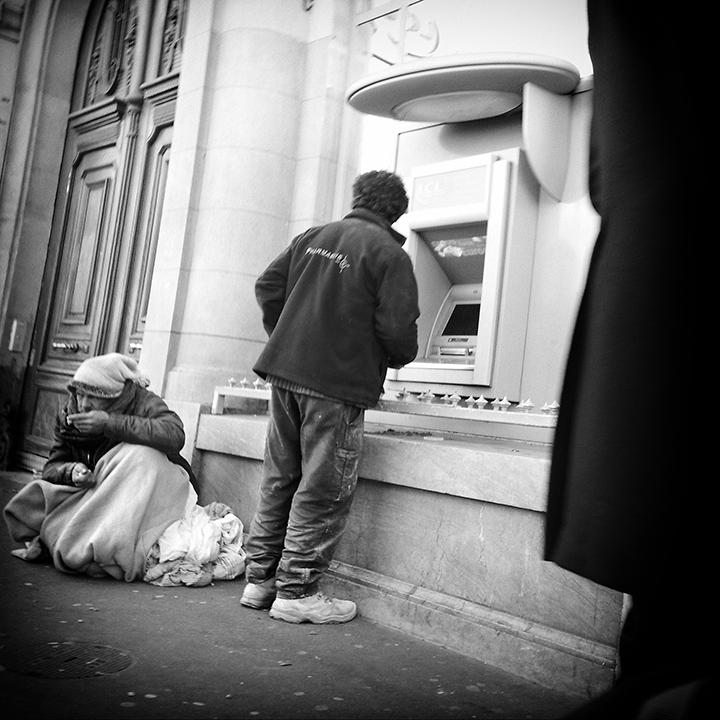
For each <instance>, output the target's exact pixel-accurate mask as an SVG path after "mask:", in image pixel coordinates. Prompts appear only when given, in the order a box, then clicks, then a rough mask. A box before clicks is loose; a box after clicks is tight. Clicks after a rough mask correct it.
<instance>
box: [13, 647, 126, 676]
mask: <svg viewBox="0 0 720 720" xmlns="http://www.w3.org/2000/svg"><path fill="white" fill-rule="evenodd" d="M132 662H133V659H132V657H131V656H130V655H128V654H127V653H126V652H123V651H122V650H117V649H116V648H112V647H108V646H107V645H94V644H93V643H77V642H62V643H61V642H57V643H48V644H46V645H33V646H31V647H27V648H22V649H20V650H16V651H15V652H14V653H12V654H10V655H8V656H7V657H5V658H3V660H2V664H3V665H4V666H5V668H6V669H7V670H9V671H10V672H15V673H18V674H20V675H32V676H34V677H40V678H85V677H96V676H99V675H112V673H117V672H120V671H121V670H125V668H127V667H130V665H132Z"/></svg>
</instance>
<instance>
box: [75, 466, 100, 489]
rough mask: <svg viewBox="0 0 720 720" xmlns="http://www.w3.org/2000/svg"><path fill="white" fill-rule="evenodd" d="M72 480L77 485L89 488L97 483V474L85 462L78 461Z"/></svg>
mask: <svg viewBox="0 0 720 720" xmlns="http://www.w3.org/2000/svg"><path fill="white" fill-rule="evenodd" d="M72 481H73V485H75V487H79V488H88V487H92V486H93V485H94V484H95V476H94V475H93V474H92V470H90V468H89V467H88V466H87V465H85V463H81V462H77V463H75V465H74V466H73V469H72Z"/></svg>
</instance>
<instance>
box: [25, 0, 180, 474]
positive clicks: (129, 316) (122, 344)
mask: <svg viewBox="0 0 720 720" xmlns="http://www.w3.org/2000/svg"><path fill="white" fill-rule="evenodd" d="M158 5H159V6H160V7H162V8H164V10H166V15H165V16H164V18H162V17H161V18H156V17H154V16H153V14H152V8H153V7H155V4H154V3H152V2H151V1H150V0H147V1H146V2H142V3H137V2H136V0H107V2H104V3H103V2H97V3H95V6H94V8H95V17H94V18H93V15H92V11H91V13H90V15H89V19H88V22H89V23H91V24H92V25H93V28H92V32H91V33H90V34H89V36H88V39H87V41H86V42H87V47H86V48H85V50H84V55H83V52H81V55H80V62H79V66H78V81H77V83H76V84H77V87H78V88H80V90H78V89H76V93H81V94H80V95H78V97H79V100H78V99H77V98H76V102H75V105H76V107H77V108H78V109H76V110H74V111H73V112H72V113H71V115H70V116H69V119H68V135H67V140H66V146H65V149H64V153H63V164H62V177H61V187H62V191H61V192H59V193H58V198H57V201H56V206H55V209H54V215H53V227H52V231H51V237H50V242H49V245H48V255H47V262H46V267H45V273H44V276H43V283H42V290H41V298H40V303H39V306H38V314H37V320H36V324H35V331H34V335H33V350H32V353H31V357H30V363H29V367H28V368H27V373H26V382H25V391H24V395H23V400H22V410H21V415H22V418H23V436H22V448H21V450H20V461H21V464H23V465H26V466H28V467H37V468H39V467H41V466H42V463H43V462H44V458H45V457H47V454H48V452H49V450H50V447H51V445H52V440H53V428H54V421H55V417H56V415H57V412H58V410H59V408H60V407H61V406H62V404H63V403H64V402H65V400H66V388H67V384H68V382H69V380H70V379H71V377H72V375H73V374H74V372H75V370H76V369H77V367H78V365H79V364H80V363H81V362H82V361H83V360H85V359H86V358H88V357H92V356H93V355H98V354H102V353H107V352H114V351H118V352H122V353H125V354H128V355H131V356H133V357H135V358H136V359H139V357H140V351H141V348H142V335H143V331H144V325H145V316H146V314H147V307H148V300H149V296H150V287H151V282H152V274H153V265H154V260H155V253H156V246H157V238H158V230H159V226H160V217H161V214H162V204H163V199H164V194H165V185H166V179H167V170H168V163H169V157H170V146H171V140H172V125H173V120H174V114H175V100H176V96H177V84H178V74H177V72H176V66H175V64H174V61H173V60H172V58H176V57H177V58H179V51H180V47H181V43H180V42H179V41H178V35H179V30H178V28H180V29H182V23H181V22H180V20H181V19H182V13H180V14H179V10H183V12H184V3H182V2H174V1H173V0H170V2H168V3H158ZM138 27H141V28H142V27H144V28H145V29H144V30H142V32H141V31H140V30H138ZM168 27H170V28H171V29H172V30H173V31H174V32H172V33H171V32H169V31H168ZM144 32H148V34H149V35H150V36H151V38H152V36H153V35H154V36H155V42H153V41H152V39H151V41H150V42H149V43H147V44H146V45H145V46H144V51H143V52H144V53H145V55H146V56H144V57H138V56H137V53H138V52H139V51H136V46H137V43H136V40H137V35H138V34H142V33H144ZM109 37H112V39H113V42H112V43H110V44H109V46H110V48H111V50H112V52H111V53H110V54H108V51H107V48H108V38H109ZM121 41H122V42H121ZM170 41H172V43H171V42H170ZM99 49H101V50H102V52H100V50H99ZM171 52H172V53H174V54H172V56H170V54H169V53H171ZM133 53H135V55H133ZM83 57H84V60H83ZM148 57H154V58H156V60H157V62H158V67H157V73H158V74H157V77H155V78H153V79H151V80H149V81H146V82H142V81H141V80H142V78H140V79H138V78H136V79H135V80H133V67H135V68H138V67H146V62H147V58H148ZM168 57H171V59H170V60H168ZM162 73H165V74H162ZM143 77H144V76H143Z"/></svg>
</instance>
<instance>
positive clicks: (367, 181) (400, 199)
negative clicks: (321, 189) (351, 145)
mask: <svg viewBox="0 0 720 720" xmlns="http://www.w3.org/2000/svg"><path fill="white" fill-rule="evenodd" d="M352 189H353V208H365V209H366V210H370V211H372V212H374V213H376V214H377V215H380V216H381V217H384V218H386V219H387V220H388V221H389V222H390V223H394V222H395V221H396V220H397V219H398V218H399V217H400V216H401V215H402V214H403V213H404V212H405V211H406V210H407V207H408V196H407V193H406V192H405V186H404V185H403V181H402V180H401V179H400V178H399V177H398V176H397V175H396V174H395V173H391V172H389V171H387V170H371V171H370V172H366V173H363V174H362V175H358V176H357V177H356V178H355V182H354V183H353V188H352Z"/></svg>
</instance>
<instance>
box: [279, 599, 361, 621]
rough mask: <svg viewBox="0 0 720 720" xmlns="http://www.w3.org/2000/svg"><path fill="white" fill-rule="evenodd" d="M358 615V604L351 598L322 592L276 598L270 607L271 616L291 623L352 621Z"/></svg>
mask: <svg viewBox="0 0 720 720" xmlns="http://www.w3.org/2000/svg"><path fill="white" fill-rule="evenodd" d="M356 615H357V605H356V604H355V603H354V602H352V601H351V600H336V599H335V598H332V599H331V598H327V597H325V596H324V595H323V594H322V593H316V594H315V595H309V596H308V597H304V598H298V599H297V600H288V599H286V598H276V599H275V602H274V603H273V604H272V607H271V608H270V617H271V618H275V619H276V620H284V621H285V622H290V623H303V622H309V623H315V624H316V625H327V624H330V623H346V622H350V620H352V619H353V618H354V617H355V616H356Z"/></svg>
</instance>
